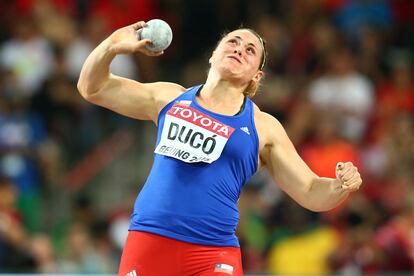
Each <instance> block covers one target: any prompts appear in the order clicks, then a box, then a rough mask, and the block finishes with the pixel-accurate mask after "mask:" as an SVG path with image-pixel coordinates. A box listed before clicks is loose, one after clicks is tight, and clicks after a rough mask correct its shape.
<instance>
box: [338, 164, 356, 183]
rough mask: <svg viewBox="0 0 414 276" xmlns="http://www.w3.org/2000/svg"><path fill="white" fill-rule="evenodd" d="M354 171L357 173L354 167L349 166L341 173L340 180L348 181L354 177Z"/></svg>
mask: <svg viewBox="0 0 414 276" xmlns="http://www.w3.org/2000/svg"><path fill="white" fill-rule="evenodd" d="M356 173H357V169H356V167H352V168H349V169H348V170H347V171H346V172H344V173H343V175H342V177H341V180H342V181H349V180H351V179H352V178H353V177H354V175H355V174H356Z"/></svg>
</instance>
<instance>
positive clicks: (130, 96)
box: [78, 21, 185, 122]
mask: <svg viewBox="0 0 414 276" xmlns="http://www.w3.org/2000/svg"><path fill="white" fill-rule="evenodd" d="M143 26H145V22H144V21H140V22H138V23H135V24H132V25H129V26H126V27H123V28H120V29H118V30H116V31H115V32H114V33H112V34H111V35H110V36H109V37H108V38H106V39H105V40H104V41H103V42H102V43H101V44H99V45H98V46H97V47H96V48H95V49H94V50H93V51H92V53H91V54H90V55H89V56H88V58H87V59H86V61H85V63H84V65H83V67H82V70H81V73H80V77H79V81H78V90H79V92H80V94H81V95H82V96H83V97H84V98H85V99H86V100H88V101H90V102H92V103H94V104H97V105H100V106H103V107H106V108H109V109H111V110H113V111H115V112H117V113H120V114H122V115H125V116H128V117H132V118H136V119H141V120H152V121H154V122H156V120H157V117H158V113H159V111H160V110H161V109H162V107H163V106H165V105H166V104H167V103H168V102H170V101H171V100H173V99H174V98H175V97H177V96H178V95H179V94H180V93H182V92H183V91H184V90H185V89H184V88H183V87H182V86H180V85H177V84H174V83H168V82H155V83H140V82H137V81H134V80H131V79H126V78H122V77H119V76H116V75H113V74H111V72H110V71H109V65H110V64H111V61H112V60H113V59H114V57H115V56H116V55H118V54H130V53H136V52H141V53H143V54H146V55H149V56H158V55H161V54H162V52H158V53H153V52H150V51H148V50H147V49H146V48H145V45H147V44H148V43H150V40H148V39H142V40H138V39H137V38H136V35H135V33H136V31H137V30H138V29H140V28H142V27H143Z"/></svg>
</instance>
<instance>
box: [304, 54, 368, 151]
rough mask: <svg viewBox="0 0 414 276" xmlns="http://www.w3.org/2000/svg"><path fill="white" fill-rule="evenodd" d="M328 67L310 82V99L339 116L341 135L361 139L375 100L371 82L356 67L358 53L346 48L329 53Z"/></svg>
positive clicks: (322, 108)
mask: <svg viewBox="0 0 414 276" xmlns="http://www.w3.org/2000/svg"><path fill="white" fill-rule="evenodd" d="M327 62H328V71H327V72H326V73H325V74H324V75H322V76H321V77H319V78H317V79H315V80H314V81H313V82H311V83H310V85H309V100H310V102H311V103H312V104H313V105H314V106H315V107H316V109H319V110H326V111H330V112H332V113H333V114H336V116H338V118H340V121H339V122H338V123H339V130H340V135H341V136H342V137H345V138H347V139H350V140H351V141H353V142H356V143H358V142H361V140H362V139H363V137H364V135H365V131H366V128H367V123H368V120H369V119H370V115H371V112H372V109H373V105H374V103H375V97H374V94H373V85H372V83H371V82H370V81H369V80H368V79H367V78H366V77H365V76H363V75H361V74H359V73H358V72H357V71H356V70H355V57H354V55H353V54H352V52H351V51H350V50H349V49H347V48H341V49H337V50H336V51H333V52H331V53H330V56H329V58H328V61H327Z"/></svg>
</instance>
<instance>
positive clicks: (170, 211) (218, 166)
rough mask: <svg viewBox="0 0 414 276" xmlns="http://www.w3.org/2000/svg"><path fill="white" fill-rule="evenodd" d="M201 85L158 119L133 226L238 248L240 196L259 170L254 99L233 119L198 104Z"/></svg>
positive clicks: (133, 217)
mask: <svg viewBox="0 0 414 276" xmlns="http://www.w3.org/2000/svg"><path fill="white" fill-rule="evenodd" d="M200 89H201V86H196V87H193V88H190V89H189V90H187V91H186V92H185V93H183V94H181V95H180V96H179V97H178V98H176V99H175V100H174V101H172V102H170V103H169V104H167V105H166V106H165V107H164V108H163V109H162V110H161V112H160V114H159V117H158V135H157V143H156V149H155V151H154V152H155V155H154V164H153V166H152V169H151V172H150V174H149V176H148V178H147V181H146V183H145V185H144V187H143V188H142V190H141V192H140V194H139V196H138V198H137V200H136V202H135V206H134V212H133V214H132V217H131V225H130V230H139V231H145V232H150V233H154V234H159V235H162V236H166V237H169V238H173V239H177V240H181V241H185V242H190V243H195V244H202V245H215V246H232V247H239V242H238V239H237V237H236V235H235V231H236V227H237V224H238V221H239V212H238V209H237V201H238V199H239V196H240V192H241V189H242V187H243V185H244V183H246V182H247V181H248V180H249V179H250V177H251V176H252V175H253V174H254V173H255V172H256V170H257V168H258V148H259V143H258V136H257V133H256V128H255V124H254V117H253V102H252V101H251V100H250V99H248V98H247V97H246V98H245V104H244V109H243V110H242V111H241V112H240V113H239V114H237V115H235V116H226V115H220V114H217V113H214V112H211V111H209V110H206V109H204V108H203V107H201V106H200V105H198V104H197V102H196V95H197V92H198V91H199V90H200Z"/></svg>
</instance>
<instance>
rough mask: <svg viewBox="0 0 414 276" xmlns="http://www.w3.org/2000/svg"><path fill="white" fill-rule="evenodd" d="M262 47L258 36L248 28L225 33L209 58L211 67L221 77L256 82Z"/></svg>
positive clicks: (259, 74) (258, 78)
mask: <svg viewBox="0 0 414 276" xmlns="http://www.w3.org/2000/svg"><path fill="white" fill-rule="evenodd" d="M262 55H263V47H262V44H261V42H260V40H259V38H258V37H257V36H256V35H254V34H253V33H252V32H250V31H249V30H236V31H233V32H231V33H229V34H228V35H226V36H225V37H224V38H223V39H222V40H221V41H220V43H219V44H218V46H217V48H216V49H215V50H214V52H213V55H212V56H211V58H210V63H211V67H212V69H214V70H216V71H218V72H219V73H220V74H221V75H222V76H223V77H230V78H239V79H242V80H245V81H246V82H250V81H251V80H253V81H256V82H258V81H259V80H260V79H261V77H262V76H263V72H262V71H261V70H260V65H261V58H262Z"/></svg>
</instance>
